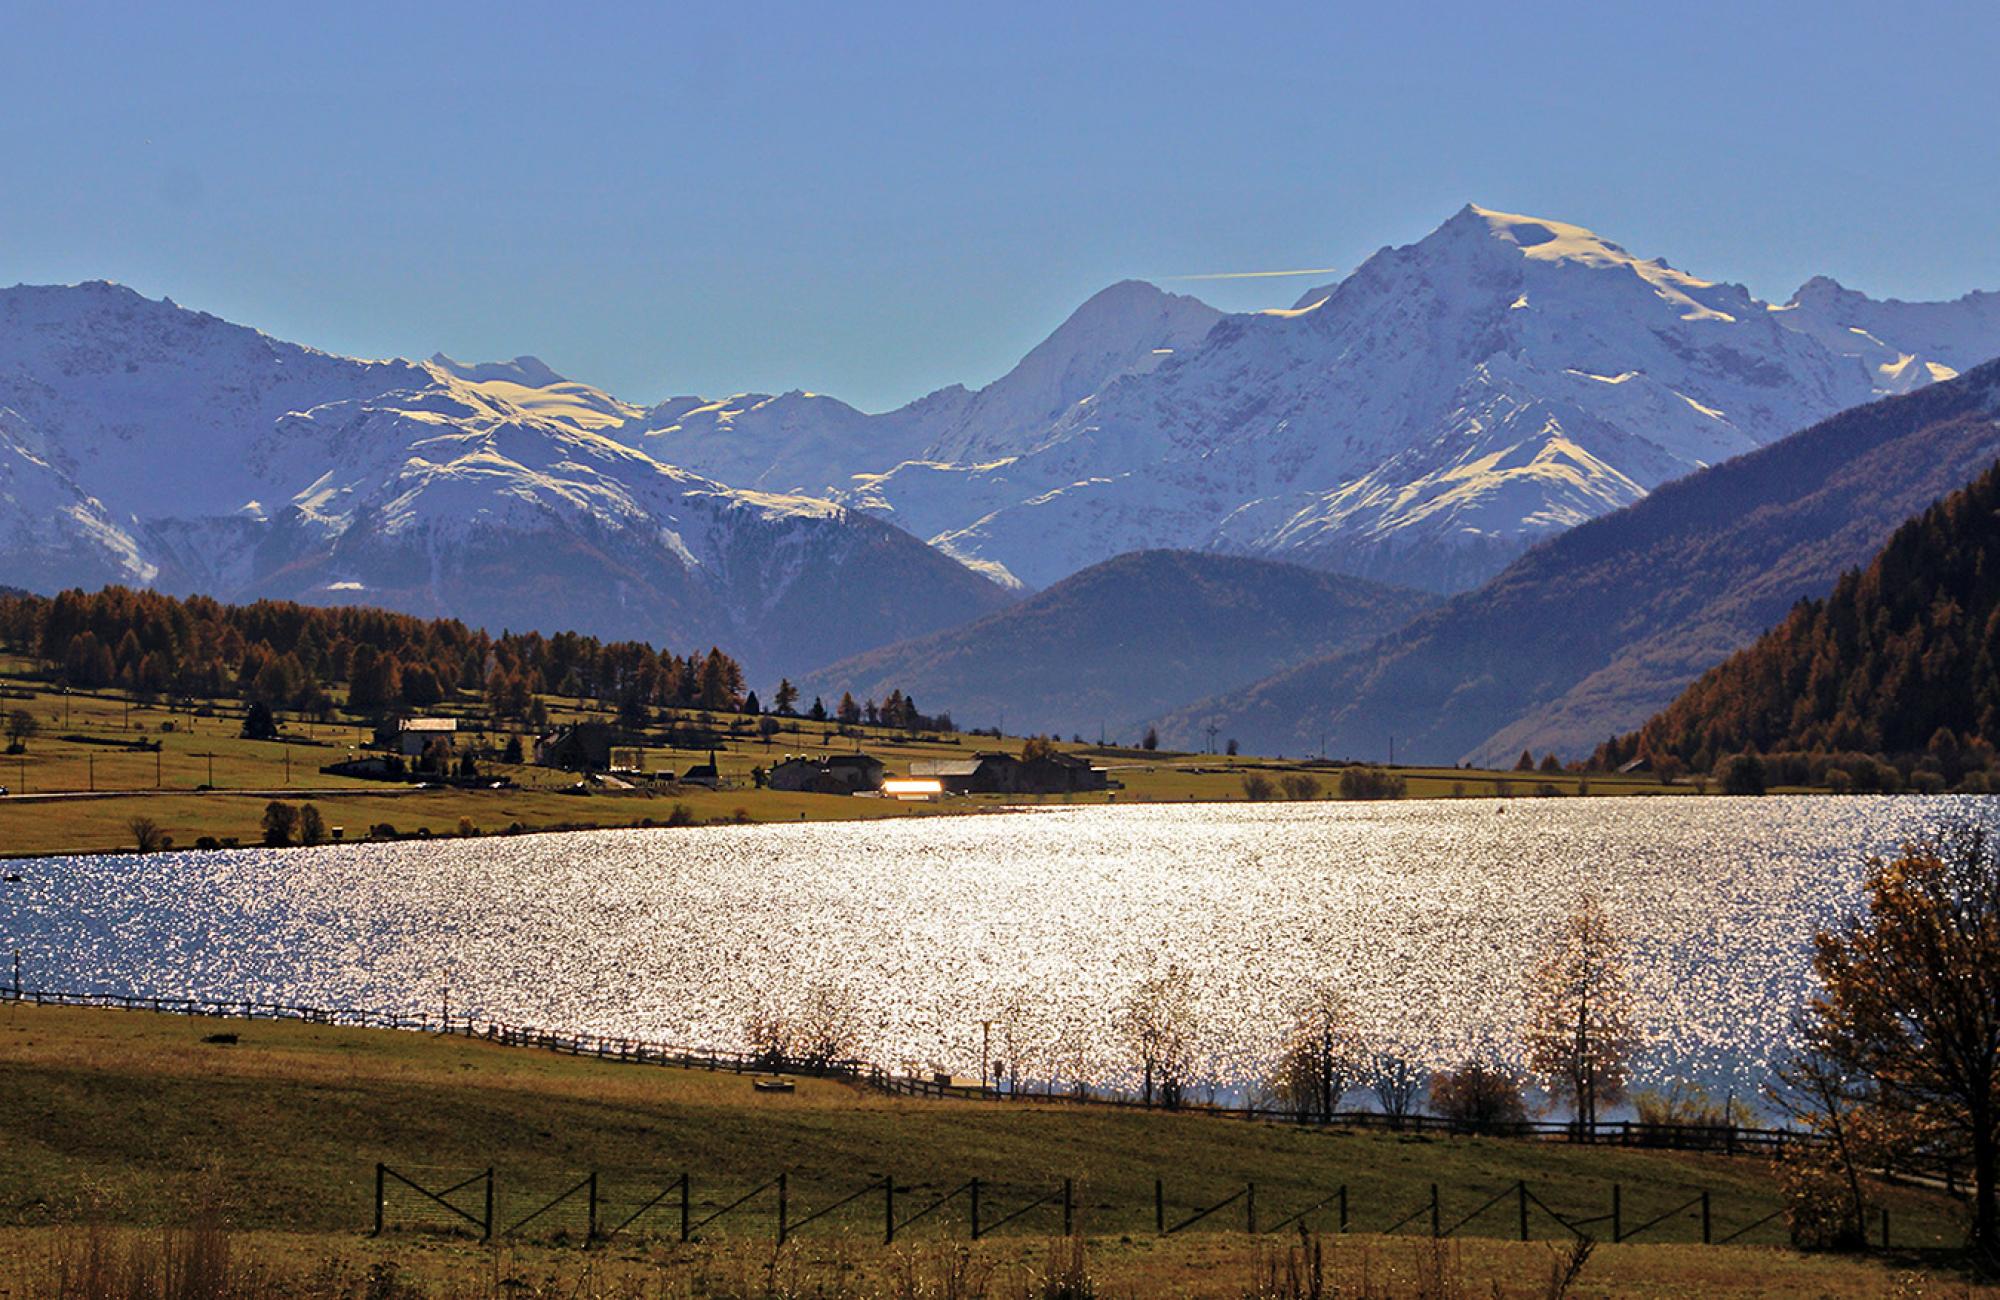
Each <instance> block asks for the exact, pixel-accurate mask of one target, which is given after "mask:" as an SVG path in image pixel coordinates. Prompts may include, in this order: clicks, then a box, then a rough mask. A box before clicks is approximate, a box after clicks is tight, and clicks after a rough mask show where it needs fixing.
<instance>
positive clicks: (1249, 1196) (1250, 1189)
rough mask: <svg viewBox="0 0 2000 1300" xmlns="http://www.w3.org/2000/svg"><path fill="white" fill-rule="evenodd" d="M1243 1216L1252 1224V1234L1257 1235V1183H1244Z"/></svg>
mask: <svg viewBox="0 0 2000 1300" xmlns="http://www.w3.org/2000/svg"><path fill="white" fill-rule="evenodd" d="M1243 1217H1244V1218H1245V1219H1246V1220H1247V1221H1248V1223H1249V1225H1250V1235H1251V1236H1253V1237H1254V1236H1256V1235H1257V1184H1255V1183H1245V1184H1244V1185H1243Z"/></svg>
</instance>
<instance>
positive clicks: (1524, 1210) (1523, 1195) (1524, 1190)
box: [1514, 1178, 1528, 1241]
mask: <svg viewBox="0 0 2000 1300" xmlns="http://www.w3.org/2000/svg"><path fill="white" fill-rule="evenodd" d="M1514 1191H1515V1194H1516V1195H1517V1196H1519V1198H1520V1201H1521V1240H1522V1241H1526V1240H1527V1239H1528V1180H1527V1179H1525V1178H1523V1179H1522V1180H1521V1181H1520V1182H1518V1183H1516V1184H1514Z"/></svg>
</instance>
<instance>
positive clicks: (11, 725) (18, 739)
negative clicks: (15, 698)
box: [7, 709, 42, 750]
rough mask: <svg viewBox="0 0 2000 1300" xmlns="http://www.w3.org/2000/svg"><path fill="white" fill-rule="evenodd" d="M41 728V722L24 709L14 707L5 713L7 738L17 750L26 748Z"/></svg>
mask: <svg viewBox="0 0 2000 1300" xmlns="http://www.w3.org/2000/svg"><path fill="white" fill-rule="evenodd" d="M41 729H42V724H41V722H40V721H39V720H38V719H37V718H36V717H35V715H34V714H32V713H30V712H28V711H27V710H26V709H15V710H13V711H12V712H11V713H9V714H8V715H7V739H8V741H9V742H10V743H12V744H13V745H14V747H15V748H16V749H17V750H24V749H26V748H27V747H28V742H29V741H30V740H33V739H34V738H35V733H36V732H38V731H40V730H41Z"/></svg>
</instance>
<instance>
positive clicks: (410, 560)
mask: <svg viewBox="0 0 2000 1300" xmlns="http://www.w3.org/2000/svg"><path fill="white" fill-rule="evenodd" d="M637 412H638V408H635V407H627V406H625V405H623V404H621V403H617V402H616V401H615V400H614V399H611V398H609V397H607V396H605V395H604V394H601V393H598V392H597V391H596V390H594V389H590V388H588V387H587V386H584V385H578V384H572V383H570V382H569V381H566V380H563V379H562V378H561V377H560V376H557V375H555V374H554V373H553V372H551V371H549V370H548V368H547V367H545V366H542V365H541V364H540V363H539V362H535V361H534V360H533V359H532V358H521V359H518V360H517V361H515V362H512V363H502V364H499V365H487V366H465V365H461V364H460V363H457V362H452V361H449V360H448V359H440V360H439V361H437V362H435V363H431V364H425V365H419V364H415V363H410V362H401V361H392V362H368V361H355V360H351V359H349V358H344V357H335V356H330V355H328V354H325V353H319V352H314V351H313V350H312V349H309V348H302V347H298V346H296V345H293V344H288V343H283V342H280V341H278V340H275V339H270V338H268V337H266V336H264V335H262V334H259V333H257V332H256V331H254V330H250V329H246V328H244V327H241V326H236V325H231V324H228V323H227V322H223V321H219V320H217V319H215V318H214V317H210V316H206V315H202V314H200V313H195V312H189V311H186V310H184V309H182V308H179V307H177V306H175V305H174V304H172V303H171V302H165V301H162V302H152V301H149V300H147V299H145V298H142V297H140V296H139V295H137V294H135V293H133V292H132V291H130V290H128V289H122V288H119V287H117V286H112V285H84V286H79V287H77V288H74V289H44V288H30V289H13V290H7V291H0V566H4V571H5V572H7V573H9V574H10V575H14V574H18V575H20V577H21V579H22V580H24V581H28V582H31V583H33V584H35V585H38V586H43V587H55V586H63V585H73V584H78V583H89V582H98V581H111V580H116V581H127V582H153V583H156V584H157V585H159V586H161V587H163V588H165V589H168V590H172V591H202V592H206V593H209V594H213V595H216V596H219V597H224V598H236V599H243V598H251V597H256V596H263V595H272V596H284V597H289V598H295V599H300V600H306V601H313V602H321V603H324V602H329V601H344V602H356V601H362V602H367V603H379V604H386V605H389V606H391V607H393V608H398V609H402V610H406V611H409V612H413V613H421V614H426V615H451V616H454V617H461V618H465V619H468V620H471V621H474V622H478V623H482V624H485V625H488V626H493V627H509V626H510V627H513V628H516V629H522V628H530V627H561V626H573V627H578V628H581V629H583V630H585V631H589V632H593V633H597V634H600V635H607V636H618V637H632V636H647V637H660V636H667V635H670V636H672V637H674V638H675V639H677V640H681V641H684V642H695V641H700V642H703V643H721V644H726V645H729V646H731V647H732V648H733V649H734V650H735V651H736V652H737V654H738V657H739V658H741V659H743V660H744V662H745V664H746V666H748V667H750V668H751V669H752V670H753V671H755V672H759V673H768V672H774V671H787V670H789V671H796V670H797V669H798V668H799V667H801V666H804V665H806V664H809V663H812V662H819V661H822V660H823V659H824V657H825V656H827V655H828V654H834V653H852V652H855V651H859V650H863V649H867V648H869V647H872V646H875V645H879V644H881V643H883V642H884V641H889V640H895V639H900V638H902V637H906V636H910V635H914V634H918V633H921V632H925V631H929V630H932V629H934V628H938V627H942V626H947V625H951V624H955V623H960V622H963V621H965V620H967V619H969V618H976V617H978V616H979V615H981V614H984V613H988V612H991V611H993V610H995V609H997V608H1000V607H1001V606H1003V605H1005V604H1006V603H1008V601H1009V599H1010V597H1009V595H1008V594H1007V593H1006V592H1005V591H1003V590H1002V589H1000V588H998V587H995V586H994V585H993V584H992V583H990V582H988V581H987V580H985V579H984V578H982V577H980V576H979V575H977V574H975V573H973V572H971V571H970V570H967V569H966V568H965V567H964V566H962V565H958V564H956V563H954V562H953V561H951V560H950V559H949V558H947V557H945V556H943V555H941V554H939V553H938V552H937V551H935V550H933V549H931V548H929V547H926V546H925V545H923V544H922V543H921V542H919V541H917V540H916V539H914V538H911V537H909V536H908V535H907V534H904V533H902V532H900V531H898V530H896V529H894V528H891V527H889V526H887V525H885V524H883V523H881V522H879V521H876V520H874V519H871V518H868V517H866V516H863V515H858V514H855V513H854V512H852V511H849V510H847V509H845V508H843V507H840V506H838V505H834V504H832V503H830V502H827V501H824V500H818V499H809V498H801V497H787V496H782V495H775V494H769V493H759V492H745V491H738V490H736V489H732V488H729V487H726V486H724V485H723V484H720V483H716V482H714V481H712V480H709V479H705V478H702V477H700V476H698V475H695V474H691V473H688V472H686V471H684V470H681V469H678V468H675V467H672V466H668V465H663V464H661V463H659V462H657V461H655V460H653V459H651V458H650V457H648V456H646V455H645V454H643V453H642V452H639V451H635V450H633V449H631V448H630V447H627V446H624V445H621V444H620V443H618V442H616V441H613V440H612V439H611V438H609V437H607V436H605V432H604V431H605V430H612V429H616V428H618V427H620V426H621V425H622V424H623V423H624V422H625V421H627V420H629V419H631V418H634V417H635V415H636V414H637Z"/></svg>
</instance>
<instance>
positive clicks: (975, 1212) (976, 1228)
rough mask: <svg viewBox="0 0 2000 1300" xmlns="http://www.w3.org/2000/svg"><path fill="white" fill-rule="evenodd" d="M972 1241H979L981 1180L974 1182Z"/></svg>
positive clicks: (975, 1179)
mask: <svg viewBox="0 0 2000 1300" xmlns="http://www.w3.org/2000/svg"><path fill="white" fill-rule="evenodd" d="M972 1239H973V1240H974V1241H978V1240H979V1180H978V1179H977V1178H974V1179H973V1180H972Z"/></svg>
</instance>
